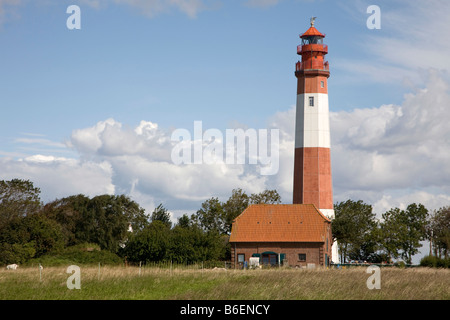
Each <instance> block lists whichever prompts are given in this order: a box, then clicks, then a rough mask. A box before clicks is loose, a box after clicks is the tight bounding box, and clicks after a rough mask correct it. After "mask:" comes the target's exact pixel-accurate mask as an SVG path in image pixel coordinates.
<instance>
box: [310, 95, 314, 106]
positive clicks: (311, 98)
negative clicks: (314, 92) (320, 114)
mask: <svg viewBox="0 0 450 320" xmlns="http://www.w3.org/2000/svg"><path fill="white" fill-rule="evenodd" d="M309 106H310V107H314V97H309Z"/></svg>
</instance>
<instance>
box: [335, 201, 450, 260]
mask: <svg viewBox="0 0 450 320" xmlns="http://www.w3.org/2000/svg"><path fill="white" fill-rule="evenodd" d="M334 209H335V218H334V219H333V220H332V226H331V228H332V232H333V236H334V238H335V239H336V240H337V241H338V247H339V252H340V260H341V262H343V263H344V262H348V261H349V260H358V261H360V260H362V261H367V262H375V263H380V262H391V261H392V260H393V259H399V258H400V259H402V260H403V261H404V262H405V263H407V264H411V262H412V257H413V255H415V254H416V253H418V252H419V248H420V247H422V244H421V242H422V241H424V240H428V241H430V244H431V245H430V254H429V256H434V257H436V259H445V260H446V261H447V262H446V264H447V266H450V265H449V263H448V258H449V257H448V253H449V251H448V249H449V246H450V206H448V207H443V208H440V209H439V210H434V211H433V212H431V213H430V212H429V210H428V209H427V208H425V206H424V205H422V204H416V203H412V204H410V205H408V206H407V207H406V209H404V210H403V209H399V208H392V209H390V210H388V211H386V212H385V213H383V214H382V216H381V219H376V215H375V213H374V212H373V208H372V206H371V205H369V204H366V203H364V202H363V201H362V200H359V201H353V200H347V201H343V202H339V203H337V204H335V206H334Z"/></svg>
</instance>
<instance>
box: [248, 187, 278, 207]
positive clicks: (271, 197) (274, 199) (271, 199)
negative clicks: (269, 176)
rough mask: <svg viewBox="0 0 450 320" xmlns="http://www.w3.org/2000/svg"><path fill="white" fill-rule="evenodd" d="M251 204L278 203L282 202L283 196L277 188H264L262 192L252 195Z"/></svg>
mask: <svg viewBox="0 0 450 320" xmlns="http://www.w3.org/2000/svg"><path fill="white" fill-rule="evenodd" d="M250 203H251V204H277V203H281V196H280V194H279V193H278V191H277V190H264V191H262V192H260V193H253V194H252V195H251V196H250Z"/></svg>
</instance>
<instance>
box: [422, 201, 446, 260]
mask: <svg viewBox="0 0 450 320" xmlns="http://www.w3.org/2000/svg"><path fill="white" fill-rule="evenodd" d="M427 235H428V239H429V240H430V243H431V245H430V249H432V250H433V252H434V255H435V256H437V257H439V258H441V257H442V255H444V257H445V258H446V259H447V258H448V251H449V248H450V206H448V207H443V208H440V209H439V210H435V211H434V212H433V215H432V216H430V219H429V221H428V224H427Z"/></svg>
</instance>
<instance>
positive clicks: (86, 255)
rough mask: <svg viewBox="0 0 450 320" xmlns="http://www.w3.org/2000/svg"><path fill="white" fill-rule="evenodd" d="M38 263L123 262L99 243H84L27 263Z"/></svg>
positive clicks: (115, 263) (111, 263) (49, 264)
mask: <svg viewBox="0 0 450 320" xmlns="http://www.w3.org/2000/svg"><path fill="white" fill-rule="evenodd" d="M37 263H41V264H42V265H47V266H56V265H65V264H69V265H70V264H98V263H101V264H102V265H105V264H109V265H117V264H120V263H122V259H121V258H120V257H119V256H117V255H116V254H114V253H112V252H110V251H108V250H101V249H100V246H99V245H97V244H92V243H83V244H79V245H75V246H70V247H67V248H65V249H63V250H61V251H60V252H58V253H55V254H47V255H43V256H41V257H39V258H38V259H32V260H30V261H29V262H28V263H27V264H37Z"/></svg>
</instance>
